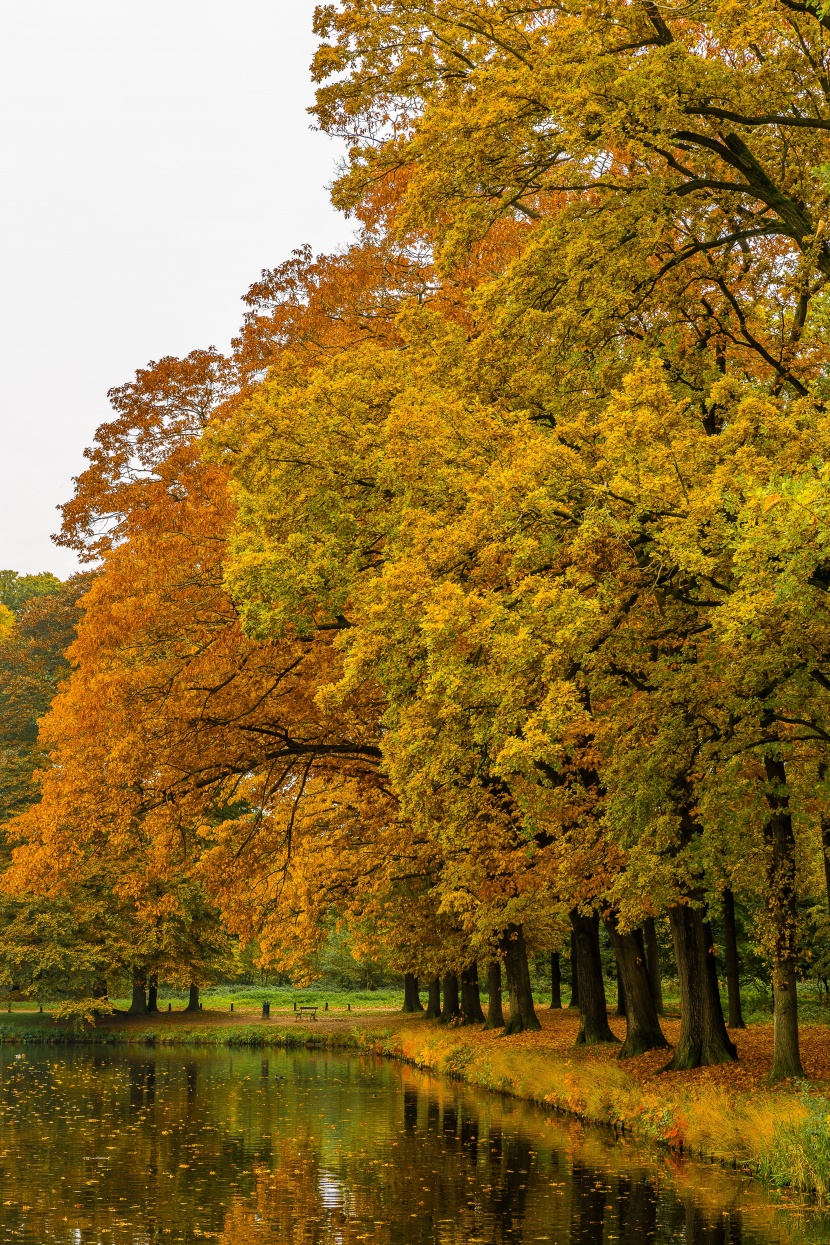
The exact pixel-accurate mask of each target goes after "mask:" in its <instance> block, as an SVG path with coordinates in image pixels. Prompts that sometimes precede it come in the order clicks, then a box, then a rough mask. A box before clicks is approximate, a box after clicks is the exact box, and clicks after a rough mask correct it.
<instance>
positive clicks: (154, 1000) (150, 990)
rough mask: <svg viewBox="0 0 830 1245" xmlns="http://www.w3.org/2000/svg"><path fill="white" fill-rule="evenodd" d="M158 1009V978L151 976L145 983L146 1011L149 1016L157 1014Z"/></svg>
mask: <svg viewBox="0 0 830 1245" xmlns="http://www.w3.org/2000/svg"><path fill="white" fill-rule="evenodd" d="M158 1010H159V979H158V977H151V978H150V980H149V982H148V983H147V1012H148V1014H149V1015H151V1016H157V1015H158Z"/></svg>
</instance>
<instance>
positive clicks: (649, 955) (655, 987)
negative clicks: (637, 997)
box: [643, 916, 665, 1016]
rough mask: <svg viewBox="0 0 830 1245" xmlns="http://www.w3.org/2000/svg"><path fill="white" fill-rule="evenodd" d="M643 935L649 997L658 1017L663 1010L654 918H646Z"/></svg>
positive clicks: (658, 949)
mask: <svg viewBox="0 0 830 1245" xmlns="http://www.w3.org/2000/svg"><path fill="white" fill-rule="evenodd" d="M643 935H644V937H645V944H646V964H647V965H648V979H649V982H650V983H651V997H652V998H653V999H654V1007H655V1010H656V1011H657V1015H658V1016H662V1015H663V1013H664V1011H665V1008H664V1007H663V977H662V974H661V972H660V948H659V947H658V945H657V926H656V925H655V924H654V917H653V916H650V917H647V918H646V920H645V922H644V924H643Z"/></svg>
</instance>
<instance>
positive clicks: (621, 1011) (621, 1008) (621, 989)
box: [617, 960, 625, 1016]
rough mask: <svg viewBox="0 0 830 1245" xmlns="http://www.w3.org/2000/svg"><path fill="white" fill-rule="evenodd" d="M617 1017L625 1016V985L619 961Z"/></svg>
mask: <svg viewBox="0 0 830 1245" xmlns="http://www.w3.org/2000/svg"><path fill="white" fill-rule="evenodd" d="M617 1015H618V1016H624V1015H625V985H624V984H623V979H622V973H621V972H620V963H619V960H617Z"/></svg>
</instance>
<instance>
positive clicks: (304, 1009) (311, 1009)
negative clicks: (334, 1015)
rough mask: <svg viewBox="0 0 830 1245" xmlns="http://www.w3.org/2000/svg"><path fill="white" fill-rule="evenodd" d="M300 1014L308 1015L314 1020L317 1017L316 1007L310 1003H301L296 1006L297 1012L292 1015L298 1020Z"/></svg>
mask: <svg viewBox="0 0 830 1245" xmlns="http://www.w3.org/2000/svg"><path fill="white" fill-rule="evenodd" d="M301 1016H310V1017H311V1019H312V1020H316V1019H317V1007H316V1006H312V1005H311V1004H303V1005H302V1006H300V1007H298V1008H297V1014H296V1016H295V1017H294V1019H295V1020H299V1019H300V1017H301Z"/></svg>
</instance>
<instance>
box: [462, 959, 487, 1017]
mask: <svg viewBox="0 0 830 1245" xmlns="http://www.w3.org/2000/svg"><path fill="white" fill-rule="evenodd" d="M461 1019H462V1023H463V1024H465V1025H483V1024H484V1023H485V1019H486V1017H485V1015H484V1012H483V1011H482V1010H481V995H480V993H479V989H478V965H477V964H476V963H475V961H474V962H473V963H472V964H470V965H469V966H468V967H467V968H465V969H462V972H461Z"/></svg>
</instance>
